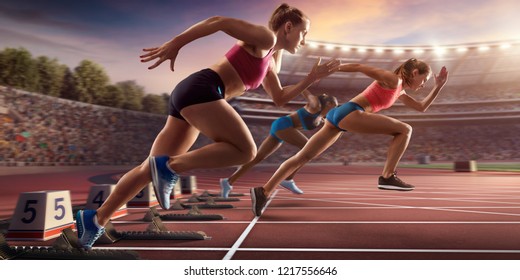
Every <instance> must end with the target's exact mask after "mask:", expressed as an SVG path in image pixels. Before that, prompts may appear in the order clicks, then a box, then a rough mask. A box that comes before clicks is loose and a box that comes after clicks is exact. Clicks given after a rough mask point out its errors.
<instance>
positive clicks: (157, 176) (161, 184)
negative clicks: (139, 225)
mask: <svg viewBox="0 0 520 280" xmlns="http://www.w3.org/2000/svg"><path fill="white" fill-rule="evenodd" d="M169 159H170V157H169V156H157V157H154V156H150V158H149V163H150V171H151V176H152V185H153V190H154V192H155V196H156V197H157V200H158V201H159V205H161V207H162V208H163V209H165V210H168V209H170V194H171V193H172V191H173V187H174V186H175V184H176V183H177V180H179V175H178V174H177V173H175V172H174V171H173V170H171V169H170V167H169V166H168V160H169Z"/></svg>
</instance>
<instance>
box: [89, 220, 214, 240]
mask: <svg viewBox="0 0 520 280" xmlns="http://www.w3.org/2000/svg"><path fill="white" fill-rule="evenodd" d="M206 239H211V237H209V236H207V235H206V233H204V232H203V231H169V230H168V229H167V228H166V227H165V226H164V225H163V223H162V221H161V218H159V217H153V218H152V223H151V224H150V226H148V228H147V230H146V231H122V232H118V231H116V229H115V228H114V226H113V225H112V223H111V222H108V223H107V224H106V225H105V233H104V234H103V235H102V236H101V237H100V238H99V239H98V240H97V241H96V243H97V244H112V243H115V242H117V241H119V240H206Z"/></svg>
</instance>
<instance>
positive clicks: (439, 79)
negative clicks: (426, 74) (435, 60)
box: [433, 66, 448, 87]
mask: <svg viewBox="0 0 520 280" xmlns="http://www.w3.org/2000/svg"><path fill="white" fill-rule="evenodd" d="M433 77H434V78H435V86H437V87H442V86H444V84H446V82H447V81H448V70H446V67H445V66H443V67H442V68H441V71H439V74H437V75H435V74H433Z"/></svg>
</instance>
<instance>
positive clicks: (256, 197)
mask: <svg viewBox="0 0 520 280" xmlns="http://www.w3.org/2000/svg"><path fill="white" fill-rule="evenodd" d="M251 202H252V204H253V213H254V214H255V216H258V217H259V216H260V215H262V210H263V209H264V206H265V204H266V203H267V197H266V196H265V194H264V188H262V187H257V188H252V189H251Z"/></svg>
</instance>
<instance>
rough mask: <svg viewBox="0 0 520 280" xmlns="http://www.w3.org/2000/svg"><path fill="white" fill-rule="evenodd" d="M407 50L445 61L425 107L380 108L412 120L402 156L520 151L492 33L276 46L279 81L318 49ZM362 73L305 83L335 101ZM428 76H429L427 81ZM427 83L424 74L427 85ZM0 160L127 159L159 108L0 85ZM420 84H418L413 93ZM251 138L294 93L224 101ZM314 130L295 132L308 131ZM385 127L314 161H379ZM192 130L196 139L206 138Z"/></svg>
mask: <svg viewBox="0 0 520 280" xmlns="http://www.w3.org/2000/svg"><path fill="white" fill-rule="evenodd" d="M419 52H420V54H419ZM411 56H415V57H418V58H420V59H423V60H425V61H427V62H429V63H430V64H431V65H432V68H433V70H434V72H435V71H436V69H440V67H441V66H442V65H446V67H447V68H448V70H449V71H450V77H449V80H448V83H447V85H446V86H445V88H444V89H443V92H442V93H441V95H440V96H439V97H438V99H437V100H436V101H435V103H434V104H433V105H432V106H431V107H430V108H429V109H428V111H427V112H425V113H419V112H415V111H413V110H411V109H409V108H406V107H405V106H403V105H402V104H400V103H397V104H396V105H395V106H393V107H392V108H390V109H388V110H384V111H382V112H381V113H382V114H386V115H389V116H392V117H395V118H397V119H400V120H402V121H404V122H407V123H409V124H411V125H412V126H413V129H414V130H413V135H412V140H411V142H410V145H409V148H408V149H407V151H406V153H405V155H404V157H403V161H411V162H415V161H417V160H418V158H421V157H424V156H425V155H426V156H428V157H429V158H430V159H431V161H456V160H479V161H519V160H520V137H518V131H520V82H519V81H520V43H519V42H491V43H474V44H467V45H452V46H444V47H433V46H401V47H400V46H360V45H350V46H343V45H339V44H330V43H319V42H310V43H308V46H306V47H305V48H303V50H302V51H301V52H300V53H299V54H297V55H289V54H285V55H284V61H283V64H282V69H281V72H280V79H281V82H282V84H291V83H294V82H297V81H299V80H300V79H301V75H304V74H305V73H307V71H308V69H309V68H310V67H312V65H313V63H315V61H316V59H317V58H318V57H322V59H328V58H331V57H338V58H340V59H341V60H342V61H343V62H349V61H350V62H353V63H367V64H371V65H374V66H378V67H384V68H386V69H394V68H395V67H397V65H399V64H400V63H401V62H402V61H404V60H406V59H408V58H409V57H411ZM370 82H371V80H370V79H368V78H366V77H364V76H363V75H361V74H355V73H354V74H352V73H335V74H333V75H331V77H328V78H325V79H322V80H321V81H320V82H319V83H317V84H315V85H313V86H312V87H311V91H313V92H316V93H321V92H327V93H329V94H332V95H334V96H336V97H337V98H338V100H339V102H340V103H342V102H345V101H347V100H349V99H350V98H351V97H353V96H354V95H355V94H357V93H359V92H360V91H361V90H362V89H363V88H364V87H365V86H366V85H368V83H370ZM430 83H431V82H430ZM426 87H427V88H428V87H431V84H427V86H426ZM0 93H1V94H0V96H1V97H2V98H0V127H1V130H0V151H1V152H0V164H1V165H18V166H19V165H126V164H130V165H135V164H138V163H140V162H142V160H143V159H144V158H145V157H146V156H147V155H148V151H149V148H150V146H151V144H152V141H153V139H154V138H155V136H156V135H157V133H158V132H159V131H160V129H161V128H162V126H163V124H164V121H165V119H166V116H163V115H154V114H148V113H142V112H134V111H127V110H121V109H114V108H108V107H103V106H97V105H91V104H84V103H79V102H74V101H70V100H64V99H59V98H55V97H49V96H45V95H41V94H35V93H29V92H25V91H22V90H16V89H10V88H6V87H0ZM417 94H418V95H419V98H421V94H427V90H423V91H421V92H418V93H417ZM230 103H231V104H232V106H233V107H234V108H235V109H236V110H237V111H238V112H239V113H240V114H241V115H242V117H243V119H244V120H245V121H246V124H247V125H248V126H249V128H250V130H251V132H252V134H253V136H254V139H255V141H256V142H257V144H260V143H261V142H262V141H263V139H264V138H265V137H266V136H267V135H268V133H269V129H270V125H271V122H272V121H273V120H274V119H276V118H278V117H280V116H282V115H285V114H288V113H289V112H291V111H294V110H296V109H297V108H299V107H301V106H303V105H304V99H303V98H296V99H295V100H293V101H291V102H289V103H288V104H287V105H286V106H283V107H276V106H275V105H274V103H273V102H272V101H271V100H270V99H269V97H268V95H267V94H266V93H265V92H263V91H262V89H261V88H260V89H259V90H257V91H254V92H247V93H246V94H244V95H243V96H241V97H237V98H235V99H233V100H231V101H230ZM313 132H314V131H311V132H308V131H306V132H304V133H305V134H306V135H307V136H310V135H311V134H312V133H313ZM389 140H390V137H388V136H382V135H351V134H348V133H346V134H344V135H343V136H342V138H341V139H340V140H338V142H337V143H336V144H334V145H333V146H332V147H331V148H330V149H329V150H327V151H326V152H325V153H324V154H323V155H321V156H320V157H319V158H317V159H315V160H314V161H313V162H317V163H321V162H327V163H330V162H334V163H341V164H350V163H356V162H383V161H384V160H385V157H386V152H387V147H388V141H389ZM209 141H210V140H209V139H207V138H205V137H204V136H200V137H199V139H198V140H197V142H196V144H195V146H200V145H205V144H207V143H209ZM296 152H297V150H296V148H294V147H291V146H290V145H283V146H282V148H281V149H280V150H278V151H277V152H276V153H274V154H273V155H272V156H270V157H269V158H268V159H266V160H265V161H264V163H271V164H279V163H280V162H282V161H283V160H285V159H287V158H288V157H290V156H291V155H293V154H294V153H296Z"/></svg>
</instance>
